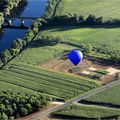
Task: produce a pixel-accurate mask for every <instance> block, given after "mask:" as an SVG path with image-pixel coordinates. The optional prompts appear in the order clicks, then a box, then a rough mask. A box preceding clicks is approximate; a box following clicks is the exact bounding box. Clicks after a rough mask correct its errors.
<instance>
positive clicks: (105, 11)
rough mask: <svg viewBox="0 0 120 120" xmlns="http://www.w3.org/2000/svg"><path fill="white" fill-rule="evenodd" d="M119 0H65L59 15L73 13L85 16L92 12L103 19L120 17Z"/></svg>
mask: <svg viewBox="0 0 120 120" xmlns="http://www.w3.org/2000/svg"><path fill="white" fill-rule="evenodd" d="M119 6H120V0H66V4H65V5H64V9H63V11H62V12H61V15H67V14H74V13H77V14H78V15H83V16H85V17H87V16H88V15H89V14H94V15H96V16H98V17H101V16H102V17H103V18H104V19H111V18H112V19H120V14H119V13H120V7H119Z"/></svg>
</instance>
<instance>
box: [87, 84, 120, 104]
mask: <svg viewBox="0 0 120 120" xmlns="http://www.w3.org/2000/svg"><path fill="white" fill-rule="evenodd" d="M119 91H120V84H118V85H117V86H114V87H112V88H110V89H108V90H106V91H104V92H102V93H99V94H96V95H93V96H91V97H89V98H86V99H85V100H87V101H92V102H98V103H107V104H109V103H110V104H113V105H120V95H119Z"/></svg>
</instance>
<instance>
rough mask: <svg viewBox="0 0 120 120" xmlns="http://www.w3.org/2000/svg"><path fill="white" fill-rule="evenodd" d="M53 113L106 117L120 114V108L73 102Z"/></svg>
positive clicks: (83, 116) (71, 115)
mask: <svg viewBox="0 0 120 120" xmlns="http://www.w3.org/2000/svg"><path fill="white" fill-rule="evenodd" d="M53 115H59V116H60V115H62V116H67V117H68V118H70V117H73V118H74V117H79V118H97V119H99V118H105V117H109V119H110V116H111V117H112V116H116V115H120V110H119V109H115V108H108V107H100V106H92V105H82V104H73V105H69V106H67V107H65V108H64V109H61V110H59V111H57V112H54V113H53Z"/></svg>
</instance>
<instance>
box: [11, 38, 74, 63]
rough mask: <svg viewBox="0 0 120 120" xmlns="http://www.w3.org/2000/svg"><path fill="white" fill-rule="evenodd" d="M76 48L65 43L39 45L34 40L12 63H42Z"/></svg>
mask: <svg viewBox="0 0 120 120" xmlns="http://www.w3.org/2000/svg"><path fill="white" fill-rule="evenodd" d="M37 38H38V37H37ZM74 48H75V47H73V46H69V45H65V44H58V45H55V46H43V47H40V46H38V45H35V44H34V42H33V43H31V44H30V45H28V47H27V49H26V50H24V52H22V53H21V54H20V55H19V56H17V57H16V58H15V59H14V60H13V61H11V63H17V62H21V63H26V64H32V65H40V64H42V63H44V62H46V61H48V60H50V59H53V58H54V57H56V56H58V55H60V54H61V53H62V52H64V51H65V50H72V49H74Z"/></svg>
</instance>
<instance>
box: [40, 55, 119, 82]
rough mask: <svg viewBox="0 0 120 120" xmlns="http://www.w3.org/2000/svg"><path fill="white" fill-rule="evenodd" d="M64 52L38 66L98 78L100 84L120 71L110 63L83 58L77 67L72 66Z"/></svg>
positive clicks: (109, 79)
mask: <svg viewBox="0 0 120 120" xmlns="http://www.w3.org/2000/svg"><path fill="white" fill-rule="evenodd" d="M67 56H68V55H66V54H64V55H62V56H59V57H57V58H54V59H51V60H49V61H47V62H45V63H43V64H41V65H40V66H42V67H44V68H49V69H53V70H57V71H61V72H66V73H70V74H72V75H76V76H84V77H89V78H92V79H98V80H100V81H101V83H102V84H107V83H109V82H111V81H114V78H115V75H116V74H117V73H120V68H118V67H117V66H114V65H110V64H106V65H105V64H102V63H100V62H97V61H94V62H93V61H90V60H87V59H84V60H83V61H82V62H81V63H80V64H79V65H78V66H77V67H76V66H74V65H73V64H72V63H71V62H70V60H69V59H68V57H67Z"/></svg>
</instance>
